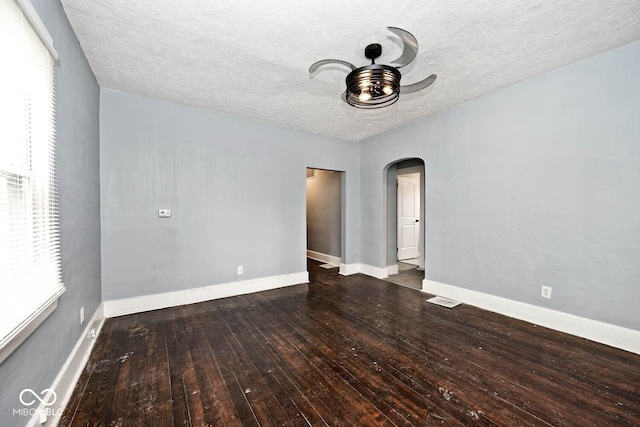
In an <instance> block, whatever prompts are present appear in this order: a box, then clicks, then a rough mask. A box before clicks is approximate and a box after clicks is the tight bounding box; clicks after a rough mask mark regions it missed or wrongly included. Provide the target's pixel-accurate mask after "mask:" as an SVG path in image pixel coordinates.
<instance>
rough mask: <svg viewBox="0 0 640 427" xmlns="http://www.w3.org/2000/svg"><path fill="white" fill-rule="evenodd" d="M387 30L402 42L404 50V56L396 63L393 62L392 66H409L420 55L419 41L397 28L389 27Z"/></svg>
mask: <svg viewBox="0 0 640 427" xmlns="http://www.w3.org/2000/svg"><path fill="white" fill-rule="evenodd" d="M387 29H388V30H389V31H391V32H393V33H395V34H396V35H397V36H398V37H400V39H401V40H402V44H403V46H404V47H403V50H402V55H400V57H399V58H398V59H396V60H395V61H391V66H392V67H396V68H401V67H404V66H405V65H409V64H410V63H411V61H413V60H414V59H416V55H418V40H417V39H416V38H415V37H414V36H413V34H411V33H410V32H408V31H405V30H403V29H402V28H397V27H387Z"/></svg>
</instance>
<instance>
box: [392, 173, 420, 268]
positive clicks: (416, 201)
mask: <svg viewBox="0 0 640 427" xmlns="http://www.w3.org/2000/svg"><path fill="white" fill-rule="evenodd" d="M397 179H398V261H401V260H403V259H411V258H418V256H419V255H420V251H419V242H420V174H419V173H412V174H407V175H398V177H397Z"/></svg>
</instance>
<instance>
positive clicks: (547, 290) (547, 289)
mask: <svg viewBox="0 0 640 427" xmlns="http://www.w3.org/2000/svg"><path fill="white" fill-rule="evenodd" d="M552 290H553V288H552V287H551V286H542V290H541V291H540V296H541V297H542V298H548V299H551V291H552Z"/></svg>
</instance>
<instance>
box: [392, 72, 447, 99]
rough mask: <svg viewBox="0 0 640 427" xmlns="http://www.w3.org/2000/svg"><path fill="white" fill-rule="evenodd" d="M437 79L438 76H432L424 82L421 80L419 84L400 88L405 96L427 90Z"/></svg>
mask: <svg viewBox="0 0 640 427" xmlns="http://www.w3.org/2000/svg"><path fill="white" fill-rule="evenodd" d="M437 77H438V76H436V75H435V74H431V75H430V76H429V77H427V78H426V79H424V80H420V81H419V82H416V83H412V84H410V85H406V86H400V93H401V94H405V93H411V92H417V91H419V90H422V89H426V88H427V87H429V86H431V84H433V82H435V81H436V78H437Z"/></svg>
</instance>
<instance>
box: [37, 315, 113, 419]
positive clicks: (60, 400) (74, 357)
mask: <svg viewBox="0 0 640 427" xmlns="http://www.w3.org/2000/svg"><path fill="white" fill-rule="evenodd" d="M102 325H104V311H103V306H102V304H100V305H99V306H98V308H97V309H96V311H95V312H94V313H93V316H92V317H91V320H89V322H88V323H87V327H86V328H85V329H84V331H83V332H82V335H80V339H79V340H78V342H77V343H76V345H75V346H74V347H73V350H71V353H70V354H69V357H67V360H66V361H65V362H64V365H62V369H60V372H59V373H58V375H57V376H56V378H55V380H53V384H52V385H51V387H50V389H51V390H53V391H54V392H55V393H56V400H55V402H54V403H53V404H52V405H50V406H46V407H45V406H44V404H43V403H41V404H40V406H39V408H38V409H37V410H36V411H35V414H34V416H33V417H32V418H31V419H30V420H29V422H28V423H27V427H33V426H38V425H40V424H41V423H40V414H41V413H46V414H47V415H48V416H47V425H48V426H49V425H51V426H56V425H58V422H59V421H60V417H61V416H62V412H63V411H64V408H65V407H66V406H67V403H69V399H70V398H71V395H72V394H73V389H74V388H75V386H76V383H77V382H78V379H79V378H80V374H82V371H83V370H84V367H85V365H86V364H87V361H88V360H89V356H90V355H91V350H92V349H93V345H94V344H95V342H96V340H97V338H98V335H99V334H100V331H101V330H102Z"/></svg>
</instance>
